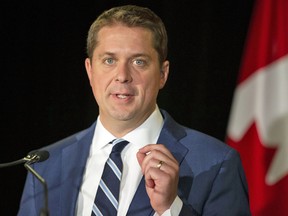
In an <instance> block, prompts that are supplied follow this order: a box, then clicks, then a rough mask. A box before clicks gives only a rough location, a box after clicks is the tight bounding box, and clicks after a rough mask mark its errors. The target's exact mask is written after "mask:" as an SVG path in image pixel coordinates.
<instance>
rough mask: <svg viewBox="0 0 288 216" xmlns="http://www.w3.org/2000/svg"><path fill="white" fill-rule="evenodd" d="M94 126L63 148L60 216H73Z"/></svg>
mask: <svg viewBox="0 0 288 216" xmlns="http://www.w3.org/2000/svg"><path fill="white" fill-rule="evenodd" d="M94 128H95V124H94V125H93V126H91V127H90V128H89V129H88V130H87V132H86V134H84V135H81V134H79V136H78V137H77V139H76V141H75V142H74V143H73V144H71V145H69V146H68V147H66V148H64V149H63V151H62V163H61V166H62V167H61V170H62V173H61V183H60V184H62V185H63V187H62V190H61V195H60V196H61V203H60V205H61V207H60V209H61V210H62V213H61V215H75V211H76V210H75V207H76V206H77V198H78V194H79V190H80V187H81V183H82V178H83V174H84V170H85V165H86V161H87V158H88V155H89V151H90V145H91V143H92V138H93V134H94Z"/></svg>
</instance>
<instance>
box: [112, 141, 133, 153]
mask: <svg viewBox="0 0 288 216" xmlns="http://www.w3.org/2000/svg"><path fill="white" fill-rule="evenodd" d="M128 143H129V142H128V141H127V140H124V139H121V138H119V139H114V140H112V141H111V142H110V144H112V145H113V148H112V152H111V153H121V151H122V150H123V149H124V148H125V146H126V145H127V144H128Z"/></svg>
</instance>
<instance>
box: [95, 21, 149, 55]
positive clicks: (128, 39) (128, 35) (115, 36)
mask: <svg viewBox="0 0 288 216" xmlns="http://www.w3.org/2000/svg"><path fill="white" fill-rule="evenodd" d="M113 46H116V47H123V48H124V47H134V48H135V49H136V48H141V49H154V47H153V35H152V32H151V31H150V30H148V29H146V28H142V27H127V26H125V25H120V24H118V25H112V26H105V27H103V28H101V29H100V31H99V32H98V37H97V47H96V49H97V48H104V47H106V48H107V47H110V48H112V47H113Z"/></svg>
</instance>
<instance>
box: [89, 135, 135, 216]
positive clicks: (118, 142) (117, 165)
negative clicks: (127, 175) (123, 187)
mask: <svg viewBox="0 0 288 216" xmlns="http://www.w3.org/2000/svg"><path fill="white" fill-rule="evenodd" d="M128 143H129V142H128V141H126V140H124V139H115V140H113V141H111V142H110V144H112V145H113V148H112V151H111V153H110V155H109V158H108V160H107V161H106V164H105V167H104V171H103V174H102V177H101V180H100V184H99V187H98V190H97V193H96V197H95V200H94V205H93V210H92V214H91V215H93V216H94V215H96V216H102V215H103V216H114V215H115V216H116V215H117V209H118V199H119V191H120V181H121V175H122V160H121V151H122V150H123V149H124V148H125V146H126V145H127V144H128Z"/></svg>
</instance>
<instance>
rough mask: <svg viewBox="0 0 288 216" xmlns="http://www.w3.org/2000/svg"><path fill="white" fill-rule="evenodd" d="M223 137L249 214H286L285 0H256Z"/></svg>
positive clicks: (287, 28)
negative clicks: (235, 160)
mask: <svg viewBox="0 0 288 216" xmlns="http://www.w3.org/2000/svg"><path fill="white" fill-rule="evenodd" d="M254 4H255V5H254V11H253V13H252V18H251V22H250V28H249V31H248V36H247V41H246V47H245V49H244V55H243V61H242V66H241V68H240V77H239V80H238V84H237V87H236V90H235V95H234V99H233V103H232V108H231V113H230V118H229V123H228V129H227V143H228V144H229V145H231V146H232V147H234V148H235V149H237V150H238V151H239V153H240V155H241V159H242V162H243V166H244V170H245V173H246V177H247V181H248V188H249V198H250V207H251V212H252V215H254V216H271V215H273V216H278V215H279V216H280V215H281V216H283V215H288V0H255V3H254Z"/></svg>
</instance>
